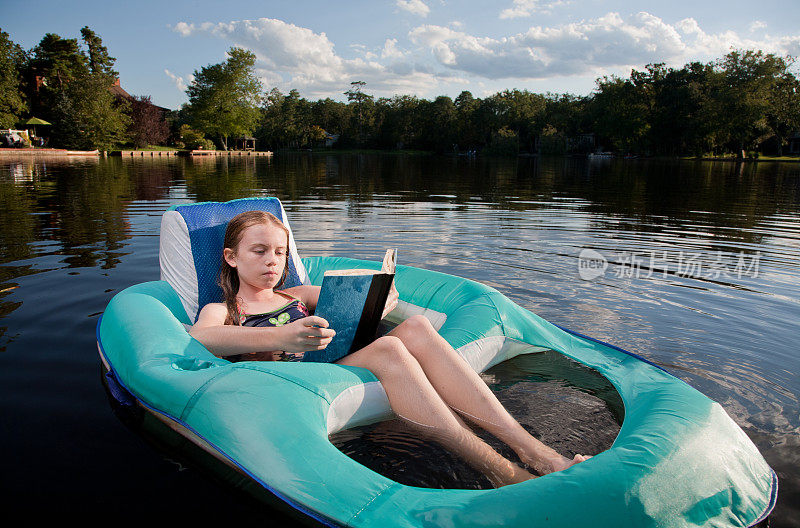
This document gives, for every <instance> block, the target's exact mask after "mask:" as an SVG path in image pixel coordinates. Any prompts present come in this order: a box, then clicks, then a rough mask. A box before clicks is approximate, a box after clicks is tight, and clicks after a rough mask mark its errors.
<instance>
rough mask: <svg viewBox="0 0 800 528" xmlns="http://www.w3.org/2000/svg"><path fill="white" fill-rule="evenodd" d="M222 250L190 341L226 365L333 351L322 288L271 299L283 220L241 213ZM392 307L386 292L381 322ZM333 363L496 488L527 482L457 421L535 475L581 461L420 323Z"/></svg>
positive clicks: (285, 240) (285, 248)
mask: <svg viewBox="0 0 800 528" xmlns="http://www.w3.org/2000/svg"><path fill="white" fill-rule="evenodd" d="M224 248H225V249H224V250H223V255H222V257H223V258H222V260H223V262H222V269H221V272H220V283H221V286H222V289H223V293H224V297H225V301H224V302H222V303H210V304H208V305H206V306H204V307H203V309H202V310H201V311H200V316H199V317H198V320H197V323H196V324H195V325H194V326H193V327H192V329H191V331H190V333H191V335H192V337H194V338H195V339H197V340H198V341H200V342H201V343H202V344H203V345H205V346H206V348H208V349H209V350H210V351H211V352H212V353H214V354H215V355H217V356H220V357H225V358H228V359H231V360H241V359H249V360H253V359H261V360H266V361H270V360H276V359H285V358H286V357H287V354H301V355H302V353H303V352H305V351H308V350H321V349H324V348H325V347H326V346H327V345H328V343H330V341H331V339H332V338H333V336H334V335H335V332H334V331H333V330H332V329H330V328H328V322H327V321H326V320H325V319H322V318H321V317H315V316H313V315H309V314H310V313H313V312H314V309H315V308H316V304H317V299H318V298H319V292H320V288H319V286H295V287H293V288H287V289H285V290H276V288H278V287H280V286H281V285H282V284H283V282H284V279H285V277H286V265H287V261H288V256H287V255H288V252H289V231H288V229H287V228H286V227H285V226H284V225H283V223H281V221H280V220H278V219H277V218H276V217H275V216H273V215H272V214H270V213H267V212H264V211H248V212H245V213H242V214H240V215H238V216H236V217H235V218H233V219H232V220H231V221H230V222H229V223H228V227H227V230H226V232H225V241H224ZM396 304H397V291H396V290H394V287H393V291H392V294H391V295H390V300H389V301H388V302H387V306H386V309H385V311H384V315H386V314H387V313H388V312H389V311H391V309H392V308H394V306H395V305H396ZM336 363H337V364H340V365H351V366H356V367H363V368H366V369H368V370H370V371H371V372H372V373H373V374H374V375H375V376H376V377H377V378H378V379H379V380H380V382H381V384H382V386H383V388H384V390H385V391H386V394H387V396H388V397H389V403H390V404H391V407H392V410H393V411H394V413H395V414H396V415H397V416H398V417H400V418H401V419H403V420H405V421H406V422H407V423H408V424H409V425H410V426H411V427H413V428H414V429H416V430H418V431H419V432H421V433H422V434H424V435H425V436H427V437H429V438H431V439H433V440H435V441H437V442H439V443H440V444H442V445H443V446H444V447H445V448H447V449H449V450H450V451H451V452H454V453H456V454H457V455H459V456H461V457H463V458H464V459H465V460H466V461H467V462H468V463H469V464H470V465H471V466H472V467H474V468H475V469H477V470H478V471H480V472H482V473H483V474H485V475H486V476H487V477H488V478H489V480H490V481H491V482H492V484H494V485H495V486H497V487H499V486H504V485H507V484H513V483H516V482H521V481H524V480H527V479H530V478H533V475H532V474H530V473H528V472H527V471H525V470H524V469H522V468H521V467H519V466H517V465H516V464H514V463H512V462H511V461H509V460H507V459H506V458H504V457H502V456H501V455H500V454H498V453H497V452H496V451H494V450H493V449H492V448H491V447H490V446H489V445H488V444H486V443H485V442H484V441H483V440H481V439H480V438H478V437H477V436H476V435H475V434H474V433H473V432H472V431H471V430H470V429H469V427H468V426H467V425H466V424H465V423H464V422H463V421H462V419H461V417H460V416H459V415H463V416H465V417H467V418H468V419H469V420H471V421H472V422H474V423H475V424H477V425H479V426H481V427H483V428H484V429H486V430H487V431H489V432H491V433H492V434H494V435H495V436H496V437H497V438H499V439H500V440H502V441H503V442H505V443H506V444H508V445H509V446H510V447H511V448H512V449H513V450H514V451H515V452H516V453H517V455H519V458H520V460H521V461H522V462H523V463H525V464H527V465H528V466H530V467H532V468H533V469H534V470H536V471H537V472H538V473H540V474H546V473H551V472H554V471H559V470H562V469H565V468H567V467H569V466H571V465H573V464H576V463H578V462H582V461H583V460H585V459H586V458H588V457H584V456H582V455H575V457H574V458H573V459H572V460H570V459H568V458H565V457H563V456H561V455H560V454H558V453H557V452H555V451H554V450H553V449H551V448H549V447H547V446H546V445H544V444H543V443H541V442H540V441H539V440H537V439H536V438H534V437H533V436H531V435H530V434H529V433H528V432H527V431H526V430H525V429H523V427H522V426H521V425H520V424H519V423H518V422H517V421H516V420H515V419H514V418H513V417H512V416H511V415H510V414H508V412H507V411H506V410H505V409H504V408H503V406H502V405H501V404H500V402H499V401H498V400H497V398H496V397H495V396H494V394H493V393H492V391H491V390H490V389H489V387H487V385H486V384H485V383H484V382H483V380H482V379H481V378H480V376H479V375H478V374H477V373H476V372H475V371H474V370H472V368H471V367H470V366H469V365H468V364H467V362H466V361H464V359H463V358H461V356H459V355H458V353H457V352H456V351H455V350H453V348H452V347H451V346H450V345H449V343H448V342H447V341H446V340H445V339H444V338H443V337H442V336H440V335H439V334H438V332H437V331H436V330H435V329H434V328H433V326H431V323H430V322H429V321H428V319H427V318H426V317H424V316H421V315H418V316H413V317H410V318H408V319H406V320H405V321H403V322H402V323H401V324H400V325H399V326H397V327H396V328H394V329H393V330H392V331H391V332H389V333H388V334H387V335H385V336H382V337H379V338H378V339H376V340H375V341H374V342H373V343H371V344H370V345H368V346H366V347H364V348H362V349H361V350H358V351H356V352H353V353H351V354H349V355H347V356H345V357H343V358H342V359H340V360H339V361H337V362H336ZM454 411H455V412H454Z"/></svg>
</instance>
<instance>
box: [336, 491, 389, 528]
mask: <svg viewBox="0 0 800 528" xmlns="http://www.w3.org/2000/svg"><path fill="white" fill-rule="evenodd" d="M395 486H397V484H396V483H392V484H389V485H388V486H386V487H385V488H383V489H382V490H381V491H379V492H378V493H377V494H375V495H373V497H372V498H371V499H370V500H368V501H367V503H366V504H364V506H362V507H361V509H360V510H358V511H357V512H355V513H354V514H353V516H352V517H350V518H349V519H348V520H347V524H348V526H350V523H352V522H353V521H354V520H355V518H356V517H358V516H359V515H360V514H361V512H363V511H364V510H366V509H367V507H368V506H369V505H370V504H372V503H373V502H375V499H377V498H378V497H380V496H381V495H383V494H384V493H386V492H387V491H388V490H390V489H392V488H394V487H395Z"/></svg>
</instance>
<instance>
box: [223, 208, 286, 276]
mask: <svg viewBox="0 0 800 528" xmlns="http://www.w3.org/2000/svg"><path fill="white" fill-rule="evenodd" d="M287 238H288V237H287V236H286V232H285V231H284V230H283V229H281V228H280V227H278V226H276V225H272V224H256V225H252V226H250V227H248V228H247V229H245V230H244V232H243V233H242V238H241V240H240V241H239V245H238V246H237V247H236V248H235V250H233V249H231V248H225V249H224V250H223V256H224V257H225V261H226V262H227V263H228V264H230V265H231V267H234V268H236V272H237V273H238V274H239V282H240V283H241V285H244V284H245V283H246V284H248V285H250V286H252V287H254V288H258V289H266V288H274V287H275V286H276V285H277V284H278V282H280V280H281V277H282V276H283V269H284V267H286V259H287V256H286V253H287V252H288V250H289V248H288V247H287Z"/></svg>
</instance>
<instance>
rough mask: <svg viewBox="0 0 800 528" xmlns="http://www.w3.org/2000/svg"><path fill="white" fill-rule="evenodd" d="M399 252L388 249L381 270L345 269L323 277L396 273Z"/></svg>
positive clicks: (325, 274)
mask: <svg viewBox="0 0 800 528" xmlns="http://www.w3.org/2000/svg"><path fill="white" fill-rule="evenodd" d="M396 262H397V250H396V249H387V250H386V255H384V257H383V264H382V265H381V269H379V270H368V269H343V270H328V271H326V272H325V273H324V274H323V275H324V276H325V277H328V276H334V277H341V276H343V275H377V274H379V273H394V272H395V269H396V268H397V264H396Z"/></svg>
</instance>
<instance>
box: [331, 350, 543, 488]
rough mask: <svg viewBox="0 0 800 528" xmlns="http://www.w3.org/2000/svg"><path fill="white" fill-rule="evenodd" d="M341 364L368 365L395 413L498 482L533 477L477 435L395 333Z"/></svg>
mask: <svg viewBox="0 0 800 528" xmlns="http://www.w3.org/2000/svg"><path fill="white" fill-rule="evenodd" d="M337 363H338V364H340V365H351V366H356V367H364V368H366V369H368V370H370V371H371V372H372V373H373V374H375V375H376V376H377V377H378V379H379V380H380V382H381V384H382V385H383V388H384V390H385V391H386V394H387V396H388V397H389V403H390V404H391V406H392V410H393V411H394V412H395V414H397V416H399V417H400V418H401V419H404V420H405V421H406V422H408V423H409V424H411V425H412V427H414V428H415V429H416V430H418V431H420V432H422V433H423V434H424V435H425V436H427V437H430V438H432V439H434V440H436V441H437V442H439V443H440V444H441V445H443V446H444V447H445V448H446V449H448V450H450V451H451V452H453V453H455V454H457V455H459V456H461V457H462V458H463V459H464V460H466V461H467V463H469V464H470V465H471V466H472V467H474V468H475V469H477V470H478V471H480V472H481V473H483V474H484V475H486V476H487V477H488V478H489V480H490V481H491V482H492V484H494V485H495V486H498V487H499V486H504V485H506V484H513V483H516V482H522V481H523V480H527V479H530V478H533V475H531V474H530V473H528V472H527V471H525V470H524V469H522V468H521V467H519V466H517V465H516V464H514V463H513V462H511V461H509V460H507V459H505V458H503V457H502V456H501V455H500V454H498V453H497V452H496V451H495V450H494V449H492V448H491V447H490V446H489V445H488V444H486V442H484V441H483V440H481V439H480V438H478V437H477V436H475V434H474V433H473V432H472V431H471V430H470V429H469V428H468V427H467V426H466V424H464V422H463V421H461V419H460V418H459V417H458V416H457V415H456V414H455V413H453V411H452V410H450V408H449V407H448V406H447V404H446V403H445V402H444V401H442V398H441V397H440V396H439V395H438V394H437V393H436V390H434V388H433V387H432V386H431V384H430V382H428V379H427V378H426V377H425V373H424V372H423V370H422V368H421V367H420V365H419V363H418V362H417V360H415V359H414V357H413V356H412V355H411V354H410V353H409V352H408V350H407V349H406V347H405V346H404V345H403V343H402V342H401V341H400V339H398V338H397V337H392V336H384V337H381V338H379V339H377V340H376V341H374V342H373V343H372V344H370V345H368V346H366V347H364V348H362V349H361V350H359V351H357V352H354V353H352V354H349V355H347V356H345V357H344V358H342V359H340V360H339V361H337Z"/></svg>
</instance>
